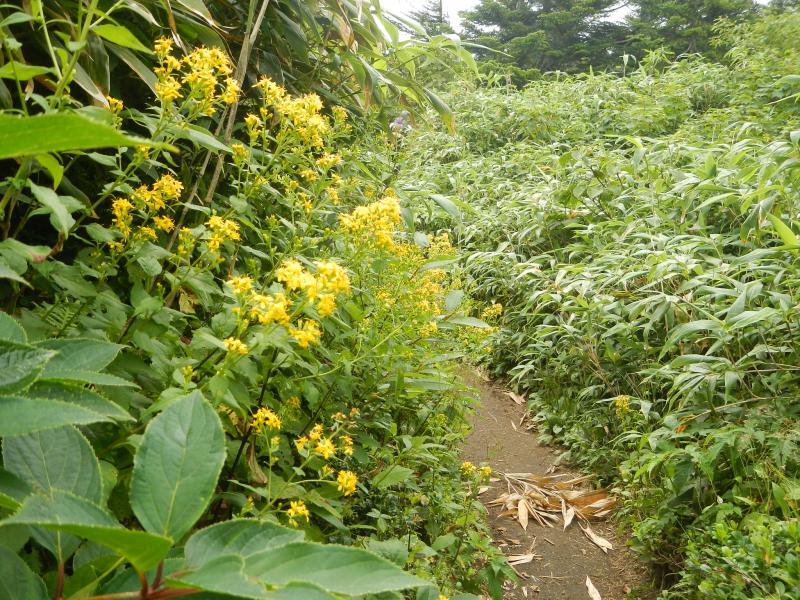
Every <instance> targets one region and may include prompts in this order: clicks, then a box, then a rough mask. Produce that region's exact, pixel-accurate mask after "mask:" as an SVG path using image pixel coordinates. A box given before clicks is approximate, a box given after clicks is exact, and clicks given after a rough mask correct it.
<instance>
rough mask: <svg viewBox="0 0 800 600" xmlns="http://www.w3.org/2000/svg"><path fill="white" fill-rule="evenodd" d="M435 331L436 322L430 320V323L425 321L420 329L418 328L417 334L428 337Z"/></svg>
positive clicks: (436, 329)
mask: <svg viewBox="0 0 800 600" xmlns="http://www.w3.org/2000/svg"><path fill="white" fill-rule="evenodd" d="M437 331H439V325H438V323H436V321H431V322H430V323H427V324H426V325H424V326H423V327H422V329H420V330H419V334H420V335H421V336H422V337H428V336H431V335H433V334H434V333H436V332H437Z"/></svg>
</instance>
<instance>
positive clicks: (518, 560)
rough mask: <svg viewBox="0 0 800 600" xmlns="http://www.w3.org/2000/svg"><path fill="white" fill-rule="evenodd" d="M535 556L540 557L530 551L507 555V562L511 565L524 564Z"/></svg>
mask: <svg viewBox="0 0 800 600" xmlns="http://www.w3.org/2000/svg"><path fill="white" fill-rule="evenodd" d="M536 558H541V557H540V556H539V555H538V554H533V553H532V552H531V553H529V554H512V555H511V556H509V557H508V564H510V565H511V566H517V565H524V564H525V563H529V562H531V561H532V560H534V559H536Z"/></svg>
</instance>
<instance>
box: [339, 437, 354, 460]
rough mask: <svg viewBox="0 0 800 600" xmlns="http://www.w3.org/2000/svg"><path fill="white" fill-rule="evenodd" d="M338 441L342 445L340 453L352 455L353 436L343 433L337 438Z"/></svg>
mask: <svg viewBox="0 0 800 600" xmlns="http://www.w3.org/2000/svg"><path fill="white" fill-rule="evenodd" d="M339 443H340V444H341V445H342V453H343V454H346V455H347V456H352V455H353V438H351V437H350V436H349V435H343V436H341V437H340V438H339Z"/></svg>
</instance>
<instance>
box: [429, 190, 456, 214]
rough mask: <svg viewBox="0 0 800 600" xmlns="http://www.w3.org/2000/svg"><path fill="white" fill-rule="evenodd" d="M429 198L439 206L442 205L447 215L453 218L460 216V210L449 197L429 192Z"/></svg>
mask: <svg viewBox="0 0 800 600" xmlns="http://www.w3.org/2000/svg"><path fill="white" fill-rule="evenodd" d="M431 199H432V200H433V201H434V202H436V204H438V205H439V206H441V207H442V210H443V211H445V212H446V213H447V214H448V215H450V216H451V217H453V218H454V219H460V218H461V211H460V210H458V207H457V206H456V205H455V204H453V201H452V200H450V199H449V198H445V197H444V196H442V195H441V194H431Z"/></svg>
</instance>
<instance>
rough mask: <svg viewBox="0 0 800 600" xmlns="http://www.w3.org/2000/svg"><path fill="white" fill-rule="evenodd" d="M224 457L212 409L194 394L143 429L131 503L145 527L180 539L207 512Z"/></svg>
mask: <svg viewBox="0 0 800 600" xmlns="http://www.w3.org/2000/svg"><path fill="white" fill-rule="evenodd" d="M224 461H225V437H224V435H223V431H222V424H221V423H220V420H219V417H218V416H217V413H216V411H215V410H214V409H213V408H211V405H210V404H209V403H208V402H206V400H205V399H204V398H203V397H202V396H201V395H200V394H199V393H193V394H191V395H189V396H186V397H185V398H182V399H181V400H178V401H177V402H175V403H173V404H171V405H170V406H168V407H167V408H166V409H165V410H164V412H162V413H161V414H159V415H158V416H157V417H156V418H154V419H153V420H152V421H151V422H150V424H149V425H148V426H147V429H146V430H145V432H144V437H143V438H142V442H141V445H140V446H139V449H138V451H137V452H136V456H135V457H134V461H133V476H132V479H131V496H130V498H131V507H132V508H133V512H134V514H135V515H136V517H137V518H138V519H139V522H140V523H141V524H142V526H143V527H144V528H145V529H146V530H147V531H151V532H153V533H158V534H161V535H165V536H168V537H171V538H173V539H180V538H181V537H183V535H184V534H186V533H187V532H188V531H189V530H190V529H191V528H192V526H193V525H194V524H195V523H196V522H197V520H198V519H199V518H200V516H201V515H202V514H203V512H204V511H205V509H206V507H207V506H208V503H209V502H210V500H211V496H212V495H213V493H214V488H215V487H216V484H217V478H218V477H219V473H220V471H221V469H222V464H223V462H224Z"/></svg>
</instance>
